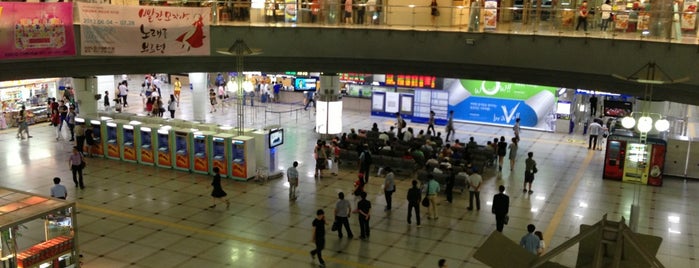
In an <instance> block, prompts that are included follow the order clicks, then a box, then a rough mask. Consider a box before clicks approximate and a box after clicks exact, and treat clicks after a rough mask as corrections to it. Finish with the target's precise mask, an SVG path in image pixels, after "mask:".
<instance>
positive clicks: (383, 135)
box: [379, 132, 389, 145]
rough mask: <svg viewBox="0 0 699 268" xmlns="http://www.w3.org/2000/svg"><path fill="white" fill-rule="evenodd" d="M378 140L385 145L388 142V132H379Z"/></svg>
mask: <svg viewBox="0 0 699 268" xmlns="http://www.w3.org/2000/svg"><path fill="white" fill-rule="evenodd" d="M379 140H382V141H383V144H384V145H385V144H386V142H388V140H389V137H388V132H381V134H379Z"/></svg>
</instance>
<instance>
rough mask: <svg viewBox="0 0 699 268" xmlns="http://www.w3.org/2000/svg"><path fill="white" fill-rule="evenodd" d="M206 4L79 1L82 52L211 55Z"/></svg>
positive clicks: (117, 54) (121, 54) (208, 16)
mask: <svg viewBox="0 0 699 268" xmlns="http://www.w3.org/2000/svg"><path fill="white" fill-rule="evenodd" d="M210 12H211V11H210V10H209V9H207V8H185V7H161V6H115V5H108V4H91V3H82V2H79V3H78V17H79V21H80V24H81V25H82V26H81V27H80V35H81V36H80V37H81V38H80V47H81V51H80V54H81V55H90V56H208V55H209V54H210V45H209V42H210V40H211V34H210V32H209V23H210V22H209V21H210Z"/></svg>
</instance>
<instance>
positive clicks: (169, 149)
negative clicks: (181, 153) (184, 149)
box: [154, 126, 175, 168]
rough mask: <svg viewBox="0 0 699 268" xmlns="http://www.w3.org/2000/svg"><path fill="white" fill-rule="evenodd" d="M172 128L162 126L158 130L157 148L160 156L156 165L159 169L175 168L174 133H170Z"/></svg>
mask: <svg viewBox="0 0 699 268" xmlns="http://www.w3.org/2000/svg"><path fill="white" fill-rule="evenodd" d="M170 129H171V127H170V126H162V127H160V128H159V129H158V131H157V132H156V134H155V136H156V139H155V140H154V141H155V146H156V148H157V150H156V152H157V154H158V158H157V159H158V160H157V162H156V163H155V164H156V166H158V167H164V168H172V167H173V166H174V161H172V159H173V153H174V151H175V150H174V149H173V142H172V141H173V140H174V139H173V138H172V135H173V133H172V132H171V131H170Z"/></svg>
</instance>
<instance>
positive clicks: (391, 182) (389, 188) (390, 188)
mask: <svg viewBox="0 0 699 268" xmlns="http://www.w3.org/2000/svg"><path fill="white" fill-rule="evenodd" d="M393 177H394V175H393V172H391V173H388V174H386V180H385V181H384V185H388V186H386V188H385V189H384V191H393V190H395V189H396V184H395V181H394V180H393Z"/></svg>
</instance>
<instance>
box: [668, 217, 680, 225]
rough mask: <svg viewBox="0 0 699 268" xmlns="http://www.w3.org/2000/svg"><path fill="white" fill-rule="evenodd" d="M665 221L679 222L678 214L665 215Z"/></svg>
mask: <svg viewBox="0 0 699 268" xmlns="http://www.w3.org/2000/svg"><path fill="white" fill-rule="evenodd" d="M667 221H669V222H671V223H680V217H679V216H667Z"/></svg>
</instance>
